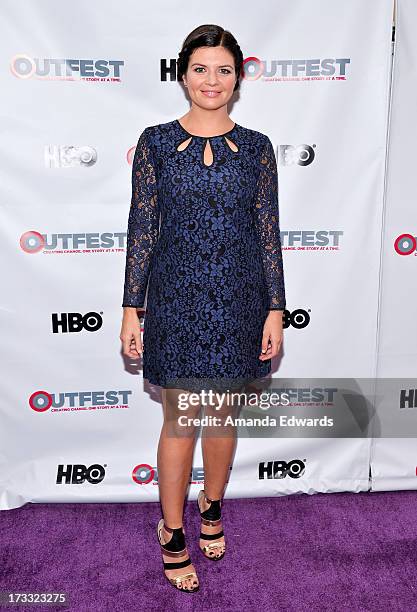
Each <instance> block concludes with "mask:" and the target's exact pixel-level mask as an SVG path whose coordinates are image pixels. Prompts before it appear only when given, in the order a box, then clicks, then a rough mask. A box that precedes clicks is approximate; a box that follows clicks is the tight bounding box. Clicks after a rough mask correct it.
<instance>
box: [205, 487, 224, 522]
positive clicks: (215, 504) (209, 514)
mask: <svg viewBox="0 0 417 612" xmlns="http://www.w3.org/2000/svg"><path fill="white" fill-rule="evenodd" d="M204 496H205V498H206V500H207V501H208V502H210V507H209V508H207V510H204V512H200V516H201V518H204V519H207V520H208V521H218V520H219V519H220V517H221V515H222V509H221V499H210V498H209V497H207V495H206V494H205V493H204Z"/></svg>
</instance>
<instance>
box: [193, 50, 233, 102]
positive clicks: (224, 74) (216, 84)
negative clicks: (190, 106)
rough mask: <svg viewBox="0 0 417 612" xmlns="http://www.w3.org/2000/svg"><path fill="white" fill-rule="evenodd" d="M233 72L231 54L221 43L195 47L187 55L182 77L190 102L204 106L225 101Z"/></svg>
mask: <svg viewBox="0 0 417 612" xmlns="http://www.w3.org/2000/svg"><path fill="white" fill-rule="evenodd" d="M236 79H237V75H236V72H235V62H234V59H233V55H232V54H231V53H230V51H228V50H227V49H225V47H220V46H219V47H199V48H198V49H195V50H194V51H193V52H192V54H191V56H190V59H189V62H188V68H187V72H186V74H184V78H183V81H184V83H185V85H186V86H187V89H188V91H189V92H190V98H191V100H192V102H194V103H195V104H197V105H198V106H201V107H202V108H207V109H217V108H220V107H221V106H224V105H225V104H227V102H228V101H229V99H230V98H231V97H232V95H233V88H234V86H235V83H236Z"/></svg>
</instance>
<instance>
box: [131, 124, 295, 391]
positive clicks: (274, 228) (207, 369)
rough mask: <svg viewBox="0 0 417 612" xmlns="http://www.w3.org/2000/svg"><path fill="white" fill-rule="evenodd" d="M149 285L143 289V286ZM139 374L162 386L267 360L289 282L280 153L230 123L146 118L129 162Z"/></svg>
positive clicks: (222, 384)
mask: <svg viewBox="0 0 417 612" xmlns="http://www.w3.org/2000/svg"><path fill="white" fill-rule="evenodd" d="M146 292H147V295H146ZM145 297H146V310H145V315H144V331H143V377H144V378H146V379H148V380H149V382H151V383H153V384H156V385H160V386H161V387H166V388H171V387H172V388H183V389H189V390H196V391H198V390H202V389H222V390H223V389H226V388H230V389H232V388H237V387H240V386H241V385H243V384H245V383H247V382H250V381H252V380H254V379H256V378H262V377H264V376H266V375H267V374H268V373H269V372H270V370H271V360H270V359H269V360H267V361H261V360H260V359H259V355H260V353H261V343H262V332H263V326H264V322H265V319H266V317H267V315H268V313H269V310H271V309H278V310H284V309H285V307H286V302H285V288H284V273H283V262H282V252H281V240H280V229H279V211H278V176H277V165H276V158H275V153H274V149H273V146H272V143H271V141H270V139H269V138H268V136H266V135H265V134H262V133H261V132H257V131H255V130H251V129H249V128H245V127H243V126H240V125H238V124H236V123H235V125H234V127H233V128H232V129H231V130H229V131H228V132H226V133H224V134H221V135H217V136H212V137H202V136H195V135H191V134H190V133H189V132H187V131H186V130H185V129H184V127H183V126H182V125H181V123H180V122H179V121H178V120H174V121H170V122H168V123H163V124H159V125H154V126H149V127H146V128H145V129H144V131H143V132H142V134H141V135H140V137H139V141H138V143H137V146H136V150H135V155H134V159H133V167H132V199H131V206H130V212H129V219H128V230H127V248H126V268H125V281H124V294H123V302H122V305H123V306H135V307H137V308H141V307H144V304H145Z"/></svg>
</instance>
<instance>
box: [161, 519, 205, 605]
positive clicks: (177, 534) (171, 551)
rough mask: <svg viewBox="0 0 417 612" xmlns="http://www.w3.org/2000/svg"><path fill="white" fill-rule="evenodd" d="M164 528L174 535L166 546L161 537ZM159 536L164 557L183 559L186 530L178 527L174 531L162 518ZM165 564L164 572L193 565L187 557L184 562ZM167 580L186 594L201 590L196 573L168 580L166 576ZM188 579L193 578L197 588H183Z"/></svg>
mask: <svg viewBox="0 0 417 612" xmlns="http://www.w3.org/2000/svg"><path fill="white" fill-rule="evenodd" d="M162 528H164V529H165V530H166V531H168V532H169V533H172V537H171V539H170V541H169V542H166V543H165V544H163V543H162V537H161V534H162ZM157 535H158V540H159V544H160V546H161V549H162V552H163V554H164V555H167V556H168V557H173V558H175V557H182V556H183V555H184V554H185V553H186V550H187V549H186V545H185V534H184V530H183V528H182V527H178V528H177V529H172V528H171V527H168V526H167V525H165V523H164V519H163V518H161V520H160V521H159V523H158V527H157ZM163 563H164V570H171V569H180V568H181V567H188V566H189V565H191V560H190V558H189V556H187V559H185V560H184V561H177V562H172V563H167V562H165V561H163ZM165 578H166V579H167V580H168V581H169V582H170V583H171V584H172V585H173V586H175V588H177V589H178V590H179V591H184V593H196V592H197V591H198V589H199V588H200V585H199V583H198V578H197V574H196V573H195V572H188V573H187V574H181V575H180V576H175V577H174V578H168V576H167V575H166V574H165ZM187 578H192V579H193V583H194V585H195V584H197V586H194V588H191V589H187V588H183V587H182V586H181V583H182V582H183V581H185V580H187Z"/></svg>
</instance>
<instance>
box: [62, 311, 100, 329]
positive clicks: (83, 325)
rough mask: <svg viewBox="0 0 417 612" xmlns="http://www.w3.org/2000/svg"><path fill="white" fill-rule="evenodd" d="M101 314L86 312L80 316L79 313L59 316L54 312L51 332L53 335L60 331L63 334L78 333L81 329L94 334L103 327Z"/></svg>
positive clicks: (63, 313)
mask: <svg viewBox="0 0 417 612" xmlns="http://www.w3.org/2000/svg"><path fill="white" fill-rule="evenodd" d="M102 314H103V313H98V312H87V314H85V315H82V314H80V313H79V312H67V313H65V312H62V313H61V314H60V315H59V314H58V313H56V312H54V313H53V314H52V331H53V333H54V334H58V333H59V332H60V331H61V332H62V333H63V334H67V333H71V332H80V331H82V330H83V329H85V330H86V331H89V332H95V331H97V330H98V329H100V327H101V326H102V325H103V318H102V316H101V315H102Z"/></svg>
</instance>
